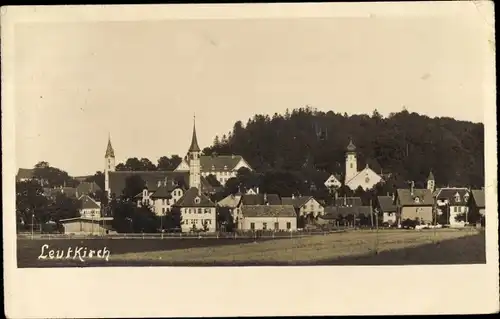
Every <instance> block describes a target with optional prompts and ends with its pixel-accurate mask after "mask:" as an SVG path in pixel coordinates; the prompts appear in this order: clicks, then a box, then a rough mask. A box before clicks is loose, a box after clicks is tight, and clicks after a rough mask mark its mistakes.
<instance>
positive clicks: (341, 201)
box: [333, 197, 363, 206]
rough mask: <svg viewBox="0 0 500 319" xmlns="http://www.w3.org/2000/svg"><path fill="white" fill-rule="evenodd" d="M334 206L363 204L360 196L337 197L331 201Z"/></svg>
mask: <svg viewBox="0 0 500 319" xmlns="http://www.w3.org/2000/svg"><path fill="white" fill-rule="evenodd" d="M333 205H334V206H363V201H362V200H361V197H339V198H335V200H334V201H333Z"/></svg>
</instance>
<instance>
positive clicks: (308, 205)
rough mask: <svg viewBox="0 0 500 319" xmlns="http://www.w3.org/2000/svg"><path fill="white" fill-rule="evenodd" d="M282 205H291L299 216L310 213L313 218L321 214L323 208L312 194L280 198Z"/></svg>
mask: <svg viewBox="0 0 500 319" xmlns="http://www.w3.org/2000/svg"><path fill="white" fill-rule="evenodd" d="M281 201H282V204H283V205H292V206H293V207H294V208H295V210H296V212H297V213H298V215H299V216H307V215H311V216H313V217H314V218H316V217H318V216H322V215H324V213H325V208H324V206H323V205H321V203H319V202H318V201H317V200H316V199H315V198H314V197H312V196H297V197H295V196H292V197H283V198H281Z"/></svg>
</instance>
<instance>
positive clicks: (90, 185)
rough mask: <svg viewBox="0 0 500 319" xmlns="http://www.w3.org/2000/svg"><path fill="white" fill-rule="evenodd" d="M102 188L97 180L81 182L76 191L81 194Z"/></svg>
mask: <svg viewBox="0 0 500 319" xmlns="http://www.w3.org/2000/svg"><path fill="white" fill-rule="evenodd" d="M100 190H101V188H100V187H99V185H97V184H96V183H95V182H81V183H80V184H78V186H77V187H76V191H77V192H78V194H79V195H84V194H90V193H95V192H97V191H100Z"/></svg>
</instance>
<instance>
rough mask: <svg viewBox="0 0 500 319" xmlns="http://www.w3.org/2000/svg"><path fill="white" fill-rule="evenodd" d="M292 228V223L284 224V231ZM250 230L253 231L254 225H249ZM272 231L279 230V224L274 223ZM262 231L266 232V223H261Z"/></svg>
mask: <svg viewBox="0 0 500 319" xmlns="http://www.w3.org/2000/svg"><path fill="white" fill-rule="evenodd" d="M291 228H292V223H290V222H287V223H286V229H291ZM250 229H251V230H255V223H250ZM274 229H275V230H279V229H280V224H279V223H274ZM262 230H267V223H262Z"/></svg>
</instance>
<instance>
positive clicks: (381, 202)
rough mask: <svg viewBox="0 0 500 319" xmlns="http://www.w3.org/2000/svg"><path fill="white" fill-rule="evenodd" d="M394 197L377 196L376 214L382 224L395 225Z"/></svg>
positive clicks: (395, 208)
mask: <svg viewBox="0 0 500 319" xmlns="http://www.w3.org/2000/svg"><path fill="white" fill-rule="evenodd" d="M394 199H395V196H377V203H376V208H375V210H376V212H377V214H380V215H381V217H382V218H381V221H382V224H386V225H389V226H391V225H394V224H396V221H397V218H396V212H397V207H396V205H395V203H394Z"/></svg>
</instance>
